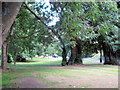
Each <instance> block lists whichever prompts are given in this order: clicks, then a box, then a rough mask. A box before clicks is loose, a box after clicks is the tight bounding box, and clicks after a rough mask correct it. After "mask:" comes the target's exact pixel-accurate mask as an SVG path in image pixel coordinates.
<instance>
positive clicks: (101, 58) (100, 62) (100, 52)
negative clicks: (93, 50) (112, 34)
mask: <svg viewBox="0 0 120 90" xmlns="http://www.w3.org/2000/svg"><path fill="white" fill-rule="evenodd" d="M100 63H102V50H101V48H100Z"/></svg>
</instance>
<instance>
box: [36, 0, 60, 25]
mask: <svg viewBox="0 0 120 90" xmlns="http://www.w3.org/2000/svg"><path fill="white" fill-rule="evenodd" d="M35 1H36V2H43V3H44V2H45V5H44V7H46V6H48V8H46V9H44V10H43V11H46V10H47V11H50V7H51V6H50V3H49V0H35ZM55 16H56V15H55ZM55 16H54V17H52V16H51V17H50V18H51V19H52V21H51V22H50V23H49V24H48V25H49V26H52V25H55V24H56V22H57V21H59V18H58V17H55Z"/></svg>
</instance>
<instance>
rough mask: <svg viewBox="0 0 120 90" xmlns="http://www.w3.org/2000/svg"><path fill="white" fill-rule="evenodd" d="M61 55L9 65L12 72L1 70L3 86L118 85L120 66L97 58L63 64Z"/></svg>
mask: <svg viewBox="0 0 120 90" xmlns="http://www.w3.org/2000/svg"><path fill="white" fill-rule="evenodd" d="M61 60H62V59H61V58H48V57H45V58H43V57H42V58H39V57H37V58H33V59H32V60H31V61H29V62H24V63H23V62H17V65H16V66H13V64H8V68H12V69H13V70H12V71H9V72H3V73H2V87H3V88H118V66H115V65H103V64H100V63H99V62H98V61H94V62H93V61H84V62H83V63H84V64H83V65H74V66H64V67H62V66H61Z"/></svg>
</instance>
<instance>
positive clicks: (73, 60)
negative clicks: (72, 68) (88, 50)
mask: <svg viewBox="0 0 120 90" xmlns="http://www.w3.org/2000/svg"><path fill="white" fill-rule="evenodd" d="M75 42H76V46H74V47H71V57H70V59H69V61H68V65H73V64H82V63H83V62H82V48H81V43H82V41H81V40H80V39H78V38H75Z"/></svg>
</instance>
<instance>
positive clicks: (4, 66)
mask: <svg viewBox="0 0 120 90" xmlns="http://www.w3.org/2000/svg"><path fill="white" fill-rule="evenodd" d="M1 66H2V69H3V71H6V69H7V41H5V42H3V45H2V62H1Z"/></svg>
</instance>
